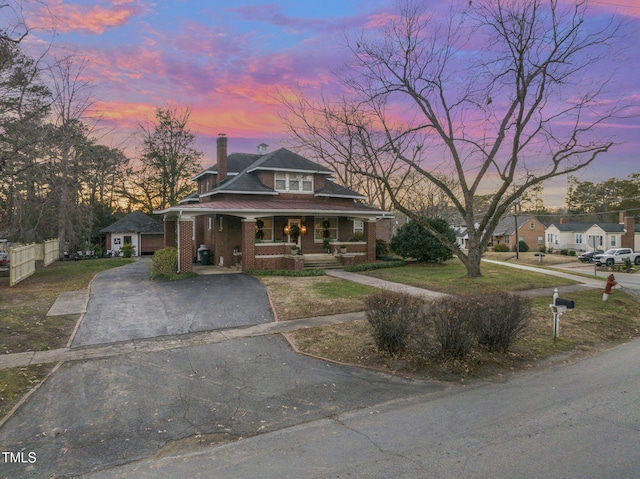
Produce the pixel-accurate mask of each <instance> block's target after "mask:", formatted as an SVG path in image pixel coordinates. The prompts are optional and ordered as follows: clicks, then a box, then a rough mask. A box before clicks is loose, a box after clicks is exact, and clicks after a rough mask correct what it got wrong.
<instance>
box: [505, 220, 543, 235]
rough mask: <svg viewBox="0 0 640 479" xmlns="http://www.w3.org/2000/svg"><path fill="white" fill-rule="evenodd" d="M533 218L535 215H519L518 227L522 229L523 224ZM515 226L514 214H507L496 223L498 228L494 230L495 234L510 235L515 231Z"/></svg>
mask: <svg viewBox="0 0 640 479" xmlns="http://www.w3.org/2000/svg"><path fill="white" fill-rule="evenodd" d="M532 219H535V217H534V216H528V215H522V216H521V215H518V229H520V228H521V227H522V225H525V224H527V223H529V222H530V221H531V220H532ZM515 226H516V221H515V219H514V216H505V217H504V218H502V219H501V220H500V221H499V222H498V224H497V225H496V228H495V229H494V230H493V236H510V235H512V234H514V233H515ZM543 226H544V225H543Z"/></svg>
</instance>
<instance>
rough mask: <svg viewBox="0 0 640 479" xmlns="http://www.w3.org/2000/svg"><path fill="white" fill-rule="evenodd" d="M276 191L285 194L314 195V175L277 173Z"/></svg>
mask: <svg viewBox="0 0 640 479" xmlns="http://www.w3.org/2000/svg"><path fill="white" fill-rule="evenodd" d="M275 176H276V177H275V187H276V191H281V192H283V193H313V175H305V174H303V173H285V172H276V175H275Z"/></svg>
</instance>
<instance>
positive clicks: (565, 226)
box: [549, 223, 625, 233]
mask: <svg viewBox="0 0 640 479" xmlns="http://www.w3.org/2000/svg"><path fill="white" fill-rule="evenodd" d="M549 226H555V227H556V228H558V230H559V231H561V232H565V233H571V232H577V233H584V232H585V231H587V230H588V229H589V228H592V227H594V226H597V227H598V228H600V229H602V230H603V231H604V232H606V233H624V232H625V229H624V225H623V224H620V223H552V224H550V225H549Z"/></svg>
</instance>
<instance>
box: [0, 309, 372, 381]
mask: <svg viewBox="0 0 640 479" xmlns="http://www.w3.org/2000/svg"><path fill="white" fill-rule="evenodd" d="M358 319H364V313H363V312H357V313H344V314H334V315H330V316H317V317H313V318H305V319H294V320H290V321H278V322H272V323H265V324H258V325H255V326H248V327H244V328H232V329H224V330H215V331H204V332H202V333H189V334H184V335H178V336H163V337H156V338H149V339H135V340H132V341H122V342H118V343H109V344H104V345H100V346H83V347H78V348H60V349H52V350H49V351H27V352H24V353H15V354H3V355H0V369H5V368H12V367H17V366H34V365H36V364H44V363H53V362H60V361H82V360H86V359H100V358H107V357H113V356H119V355H122V354H134V353H152V352H157V351H166V350H170V349H181V348H189V347H192V346H202V345H205V344H214V343H220V342H223V341H228V340H231V339H238V338H250V337H257V336H266V335H270V334H280V333H287V332H290V331H295V330H298V329H306V328H315V327H319V326H327V325H330V324H339V323H347V322H350V321H355V320H358Z"/></svg>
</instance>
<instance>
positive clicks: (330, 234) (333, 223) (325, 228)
mask: <svg viewBox="0 0 640 479" xmlns="http://www.w3.org/2000/svg"><path fill="white" fill-rule="evenodd" d="M315 223H316V226H315V228H314V238H313V239H314V240H315V241H318V242H319V241H324V240H337V239H338V218H326V217H325V218H321V217H317V218H316V222H315Z"/></svg>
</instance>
